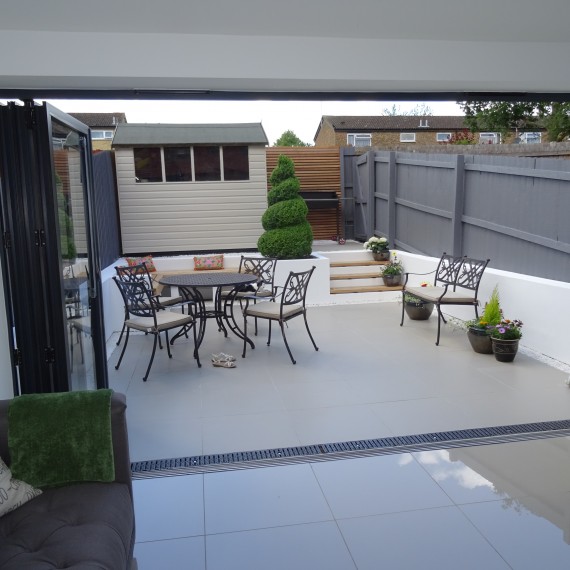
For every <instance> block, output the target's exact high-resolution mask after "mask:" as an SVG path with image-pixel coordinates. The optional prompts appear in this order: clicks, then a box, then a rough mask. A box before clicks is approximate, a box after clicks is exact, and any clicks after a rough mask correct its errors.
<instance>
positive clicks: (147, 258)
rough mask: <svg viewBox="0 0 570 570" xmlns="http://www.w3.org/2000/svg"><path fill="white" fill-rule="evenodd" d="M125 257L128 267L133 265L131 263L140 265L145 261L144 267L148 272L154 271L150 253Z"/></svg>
mask: <svg viewBox="0 0 570 570" xmlns="http://www.w3.org/2000/svg"><path fill="white" fill-rule="evenodd" d="M125 259H126V260H127V263H128V264H129V267H133V265H140V264H141V263H143V262H144V263H146V268H147V269H148V270H149V272H150V273H154V272H155V271H156V267H155V265H154V261H153V259H152V255H145V256H144V257H125Z"/></svg>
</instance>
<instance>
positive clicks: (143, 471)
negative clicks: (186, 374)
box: [131, 420, 570, 479]
mask: <svg viewBox="0 0 570 570" xmlns="http://www.w3.org/2000/svg"><path fill="white" fill-rule="evenodd" d="M568 435H570V420H558V421H552V422H537V423H530V424H515V425H507V426H495V427H485V428H478V429H464V430H456V431H444V432H435V433H424V434H419V435H403V436H396V437H382V438H379V439H363V440H360V441H345V442H340V443H323V444H318V445H304V446H298V447H279V448H275V449H264V450H259V451H240V452H235V453H220V454H212V455H196V456H193V457H178V458H175V459H155V460H150V461H137V462H134V463H131V471H132V474H133V479H147V478H153V477H171V476H176V475H192V474H196V473H209V472H215V471H230V470H237V469H252V468H256V467H270V466H277V465H292V464H295V463H311V462H317V461H331V460H335V459H349V458H354V457H369V456H374V455H388V454H394V453H410V452H414V451H424V450H429V449H449V448H454V447H470V446H475V445H491V444H497V443H510V442H514V441H528V440H533V439H546V438H551V437H564V436H568Z"/></svg>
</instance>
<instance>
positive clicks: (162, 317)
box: [125, 311, 194, 332]
mask: <svg viewBox="0 0 570 570" xmlns="http://www.w3.org/2000/svg"><path fill="white" fill-rule="evenodd" d="M193 320H194V319H193V318H192V317H191V316H190V315H183V314H181V313H171V312H170V311H158V312H157V313H156V323H157V326H158V330H159V331H164V330H166V329H173V328H176V327H182V326H184V325H187V324H190V323H191V322H192V321H193ZM125 324H126V325H127V326H128V327H130V328H132V329H137V330H139V331H144V332H153V331H154V319H153V318H152V317H131V318H130V319H128V320H126V321H125Z"/></svg>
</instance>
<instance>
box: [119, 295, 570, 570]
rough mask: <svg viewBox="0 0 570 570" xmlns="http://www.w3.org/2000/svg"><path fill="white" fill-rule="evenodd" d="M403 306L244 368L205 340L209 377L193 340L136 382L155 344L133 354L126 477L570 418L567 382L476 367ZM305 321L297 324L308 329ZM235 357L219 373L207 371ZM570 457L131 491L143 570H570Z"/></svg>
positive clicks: (250, 358) (261, 475) (545, 454)
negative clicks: (159, 468) (261, 453)
mask: <svg viewBox="0 0 570 570" xmlns="http://www.w3.org/2000/svg"><path fill="white" fill-rule="evenodd" d="M400 310H401V308H400V305H399V304H398V303H366V304H350V305H338V306H326V307H310V308H309V315H308V316H309V324H310V326H311V330H312V332H313V336H314V337H315V340H316V342H317V344H318V346H319V347H320V350H319V351H318V352H315V351H314V350H313V348H312V346H311V343H310V341H309V339H308V337H307V335H306V331H305V330H304V325H303V323H302V320H293V321H291V323H290V326H289V329H288V331H287V332H288V338H289V340H290V344H291V348H292V350H293V352H294V355H295V357H296V359H297V365H295V366H294V365H292V364H291V362H290V360H289V357H288V355H287V352H286V349H285V346H284V344H283V341H282V339H281V335H280V332H279V331H278V330H276V331H274V335H273V339H272V345H271V347H267V346H266V345H265V339H266V336H265V333H266V328H265V325H264V324H261V329H260V335H259V336H258V337H257V338H256V339H255V340H256V349H255V350H253V351H251V350H248V354H247V358H245V359H242V358H241V356H240V355H241V349H242V346H241V343H240V342H239V341H238V340H237V339H236V338H235V337H231V336H230V337H229V338H227V339H225V338H224V337H223V335H222V334H221V333H218V332H217V330H216V329H215V327H214V326H213V323H212V322H210V323H208V330H207V332H206V338H205V340H204V343H203V345H202V349H201V358H202V362H203V366H202V368H200V369H199V368H198V367H197V365H196V362H195V360H194V359H193V358H192V343H191V341H186V340H185V339H182V340H181V341H177V342H176V343H175V345H174V347H173V358H172V359H171V360H169V359H168V357H167V355H166V352H165V351H161V352H159V353H158V354H157V355H156V358H155V362H154V365H153V368H152V370H151V374H150V376H149V379H148V381H147V382H146V383H143V381H142V375H143V373H144V369H145V367H146V365H147V362H148V357H149V355H150V343H151V342H152V339H151V338H150V337H145V336H143V335H138V336H134V337H132V338H131V341H130V345H129V347H128V349H127V352H126V355H125V358H124V360H123V363H122V365H121V368H120V370H119V371H115V370H114V364H115V362H116V360H117V358H118V351H115V352H114V354H113V355H112V356H111V358H110V361H109V376H110V383H111V387H112V388H114V389H115V390H118V391H121V392H124V393H126V395H127V403H128V411H127V413H128V422H129V439H130V445H131V459H132V460H133V461H141V460H147V459H160V458H174V457H185V456H194V455H201V454H213V453H223V452H229V451H248V450H256V449H267V448H275V447H287V446H296V445H308V444H315V443H329V442H340V441H348V440H355V439H370V438H379V437H384V436H390V435H406V434H422V433H428V432H434V431H447V430H455V429H465V428H476V427H483V426H495V425H505V424H513V423H528V422H537V421H548V420H559V419H568V418H570V390H569V389H568V387H567V385H566V379H567V377H568V373H567V372H566V371H565V370H561V369H557V368H554V367H551V366H548V365H546V364H545V363H543V362H539V361H537V360H535V359H533V358H532V357H530V356H529V355H527V354H524V353H521V352H519V354H518V355H517V357H516V359H515V361H514V362H513V363H510V364H506V363H499V362H496V361H495V360H494V358H493V356H492V355H480V354H476V353H474V352H473V351H472V350H471V347H470V346H469V343H468V341H467V339H466V337H465V335H464V333H462V332H461V331H458V330H453V329H452V328H451V327H445V328H444V329H443V332H442V341H441V344H440V346H439V347H436V346H435V344H434V342H435V333H436V330H435V327H436V320H435V318H434V317H432V318H431V319H430V320H429V321H424V322H420V321H409V320H406V321H405V325H404V327H400V326H399V316H400ZM297 321H299V322H297ZM220 351H223V352H226V353H230V354H234V355H236V356H238V359H237V367H236V368H235V369H223V368H214V367H213V366H212V365H211V363H210V359H209V357H210V354H211V353H214V352H220ZM568 473H570V439H569V438H567V437H558V438H553V439H545V440H535V441H525V442H513V443H502V444H498V445H486V446H479V447H466V448H460V449H454V450H444V449H441V450H437V451H427V452H418V453H402V454H396V455H389V456H377V457H366V458H355V459H346V460H337V461H327V462H323V463H310V462H307V463H301V464H297V465H281V466H276V467H267V468H255V469H247V470H243V471H232V470H229V471H225V472H219V473H205V474H197V475H185V476H178V477H162V478H152V479H144V480H136V481H135V482H134V490H135V508H136V514H137V546H136V554H137V558H138V562H139V568H140V569H141V570H145V569H151V568H153V569H158V568H160V569H170V568H172V569H178V568H180V569H183V568H198V569H208V570H213V569H216V570H217V569H232V570H234V569H242V568H243V569H248V570H249V569H269V568H271V569H275V568H283V569H309V568H311V569H312V568H316V569H321V568H322V569H329V568H330V569H336V568H342V569H344V568H347V569H348V568H351V569H353V568H358V569H366V568H380V567H381V568H398V569H400V568H403V569H408V568H410V569H414V568H422V569H424V568H438V569H447V568H449V569H452V568H453V569H456V568H462V569H463V568H485V569H487V568H549V569H550V568H566V567H567V564H568V560H570V546H569V543H570V478H569V477H568Z"/></svg>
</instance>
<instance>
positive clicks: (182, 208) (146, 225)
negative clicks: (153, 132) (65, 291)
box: [115, 145, 267, 254]
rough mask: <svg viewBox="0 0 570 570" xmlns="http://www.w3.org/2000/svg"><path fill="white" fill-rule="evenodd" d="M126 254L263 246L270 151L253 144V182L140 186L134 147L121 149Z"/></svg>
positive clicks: (119, 174)
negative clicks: (261, 244) (259, 244)
mask: <svg viewBox="0 0 570 570" xmlns="http://www.w3.org/2000/svg"><path fill="white" fill-rule="evenodd" d="M115 162H116V166H117V184H118V193H119V210H120V216H121V234H122V245H123V253H124V254H133V253H145V252H153V253H154V252H156V253H159V252H175V251H210V250H228V249H250V248H256V247H257V240H258V239H259V236H260V235H261V234H262V233H263V228H262V226H261V216H262V215H263V213H264V212H265V210H266V209H267V170H266V158H265V147H264V146H262V145H251V146H249V180H244V181H232V182H167V183H137V182H135V165H134V156H133V149H132V148H117V149H116V150H115Z"/></svg>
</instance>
